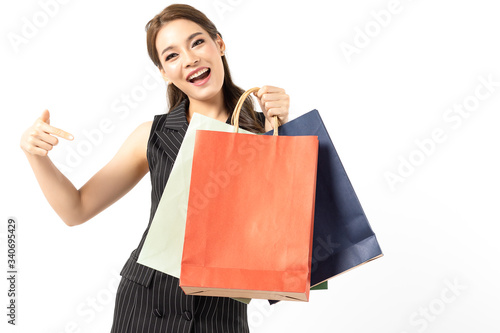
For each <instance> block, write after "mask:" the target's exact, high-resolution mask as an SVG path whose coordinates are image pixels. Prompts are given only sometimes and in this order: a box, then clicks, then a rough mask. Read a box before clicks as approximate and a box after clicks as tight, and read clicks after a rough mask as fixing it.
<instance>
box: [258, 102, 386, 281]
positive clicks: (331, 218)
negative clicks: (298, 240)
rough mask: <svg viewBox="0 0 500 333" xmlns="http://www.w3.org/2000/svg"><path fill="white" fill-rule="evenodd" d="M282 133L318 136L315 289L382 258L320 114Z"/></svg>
mask: <svg viewBox="0 0 500 333" xmlns="http://www.w3.org/2000/svg"><path fill="white" fill-rule="evenodd" d="M278 130H279V135H280V136H287V135H288V136H300V135H316V136H318V141H319V151H318V169H317V170H318V171H317V179H316V203H315V211H314V236H313V249H312V263H311V286H314V285H316V284H318V283H321V282H323V281H326V280H328V279H330V278H332V277H334V276H335V275H338V274H340V273H343V272H345V271H347V270H349V269H351V268H354V267H356V266H359V265H361V264H363V263H365V262H368V261H370V260H373V259H376V258H379V257H381V256H382V255H383V254H382V250H381V249H380V246H379V244H378V241H377V238H376V236H375V233H374V232H373V230H372V229H371V227H370V224H369V222H368V219H367V218H366V215H365V213H364V211H363V208H362V207H361V204H360V202H359V200H358V197H357V195H356V193H355V192H354V189H353V187H352V184H351V182H350V180H349V178H348V176H347V173H346V171H345V169H344V166H343V165H342V162H341V161H340V158H339V156H338V154H337V151H336V150H335V147H334V146H333V143H332V140H331V139H330V136H329V135H328V132H327V130H326V128H325V125H324V123H323V121H322V119H321V117H320V115H319V112H318V111H317V110H312V111H310V112H308V113H306V114H304V115H302V116H300V117H298V118H296V119H293V120H291V121H289V122H287V123H286V124H284V125H282V126H280V127H279V128H278ZM265 134H266V135H272V134H273V132H272V131H270V132H267V133H265Z"/></svg>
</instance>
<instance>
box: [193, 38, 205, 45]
mask: <svg viewBox="0 0 500 333" xmlns="http://www.w3.org/2000/svg"><path fill="white" fill-rule="evenodd" d="M203 42H205V40H204V39H197V40H196V41H195V42H194V43H193V46H196V45H200V44H202V43H203Z"/></svg>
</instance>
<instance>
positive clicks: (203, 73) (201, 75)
mask: <svg viewBox="0 0 500 333" xmlns="http://www.w3.org/2000/svg"><path fill="white" fill-rule="evenodd" d="M209 75H210V68H203V69H202V70H200V71H198V72H197V73H194V74H193V75H191V76H190V77H189V78H188V81H189V82H191V83H195V82H197V81H202V80H204V79H206V78H207V77H208V76H209Z"/></svg>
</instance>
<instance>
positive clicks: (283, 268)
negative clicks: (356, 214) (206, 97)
mask: <svg viewBox="0 0 500 333" xmlns="http://www.w3.org/2000/svg"><path fill="white" fill-rule="evenodd" d="M257 89H258V88H254V89H250V90H248V91H247V92H245V94H244V95H243V96H242V98H241V99H240V102H239V103H238V106H237V108H236V109H235V129H236V130H237V128H238V123H237V121H238V113H239V109H238V107H241V104H242V100H244V98H246V96H247V95H248V94H249V93H251V92H253V91H256V90H257ZM317 154H318V140H317V137H316V136H294V137H291V136H290V137H281V136H276V135H275V136H265V135H248V134H241V133H227V132H216V131H205V130H198V131H197V133H196V139H195V148H194V155H193V164H192V173H191V184H190V191H189V201H188V211H187V219H186V230H185V238H184V249H183V254H182V264H181V275H180V286H181V288H182V289H183V290H184V292H185V293H186V294H190V295H205V296H226V297H249V298H263V299H279V300H298V301H307V300H308V297H309V290H310V265H311V250H312V233H313V216H314V196H315V189H316V167H317Z"/></svg>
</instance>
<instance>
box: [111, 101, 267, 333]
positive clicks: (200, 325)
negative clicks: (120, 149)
mask: <svg viewBox="0 0 500 333" xmlns="http://www.w3.org/2000/svg"><path fill="white" fill-rule="evenodd" d="M186 105H187V100H184V101H183V102H182V103H181V104H179V106H177V107H176V108H174V109H172V110H171V111H170V112H169V113H165V114H161V115H156V116H154V120H153V124H152V127H151V132H150V135H149V139H148V144H147V159H148V162H149V171H150V177H151V184H152V189H151V212H150V218H149V224H148V226H147V228H146V231H145V232H144V234H143V236H142V239H141V241H140V243H139V246H138V247H137V249H135V250H134V251H132V253H131V255H130V257H129V259H128V260H127V262H126V263H125V265H124V267H123V269H122V270H121V272H120V275H121V276H122V278H121V280H120V284H119V285H118V289H117V292H116V300H115V307H114V314H113V324H112V328H111V333H143V332H144V333H157V332H158V333H159V332H175V333H195V332H203V333H208V332H237V333H240V332H249V328H248V320H247V305H246V304H244V303H241V302H238V301H235V300H233V299H231V298H226V297H209V296H190V295H186V294H184V292H183V291H182V289H181V288H180V287H179V279H178V278H175V277H173V276H170V275H167V274H165V273H163V272H160V271H157V270H155V269H152V268H150V267H147V266H144V265H141V264H139V263H137V258H138V256H139V253H140V251H141V249H142V246H143V244H144V241H145V239H146V236H147V234H148V231H149V227H150V226H151V222H152V220H153V217H154V214H155V212H156V209H157V207H158V203H159V202H160V198H161V196H162V194H163V189H164V188H165V185H166V183H167V180H168V177H169V175H170V171H171V170H172V166H173V164H174V161H175V158H176V157H177V153H178V151H179V148H180V145H181V143H182V140H183V138H184V135H185V134H186V130H187V128H188V126H189V124H188V122H187V119H186ZM257 114H258V118H259V120H260V121H261V123H262V124H264V121H265V117H264V114H263V113H261V112H258V113H257ZM227 122H228V123H230V118H228V121H227Z"/></svg>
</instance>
